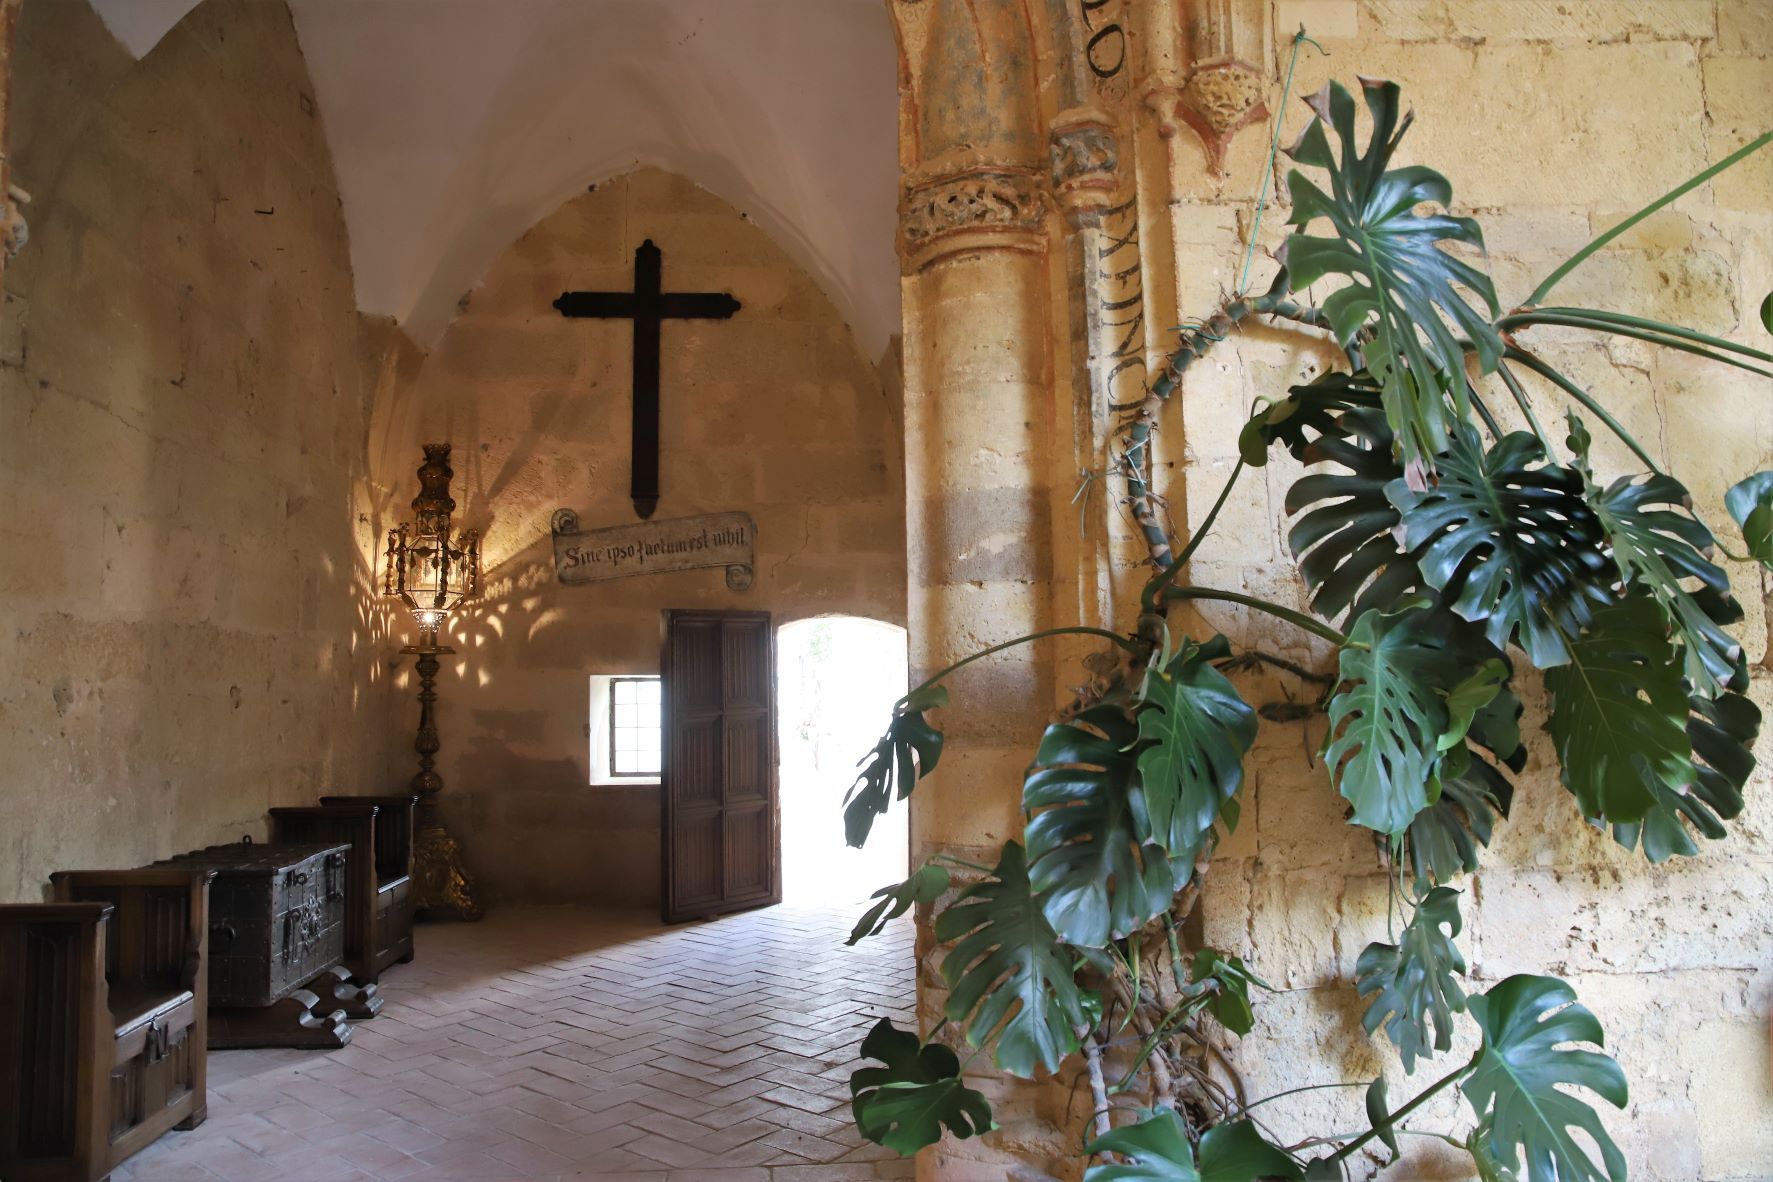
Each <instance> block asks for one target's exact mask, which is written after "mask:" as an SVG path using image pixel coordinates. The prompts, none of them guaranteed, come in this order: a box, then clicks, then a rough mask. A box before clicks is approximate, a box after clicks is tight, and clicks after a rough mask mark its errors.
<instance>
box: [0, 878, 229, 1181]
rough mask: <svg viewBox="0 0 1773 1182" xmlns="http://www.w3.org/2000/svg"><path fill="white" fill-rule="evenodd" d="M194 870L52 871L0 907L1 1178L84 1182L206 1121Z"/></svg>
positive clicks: (202, 890)
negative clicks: (42, 900)
mask: <svg viewBox="0 0 1773 1182" xmlns="http://www.w3.org/2000/svg"><path fill="white" fill-rule="evenodd" d="M209 880H210V875H209V873H208V872H207V871H204V870H99V871H61V872H59V873H57V874H54V875H52V876H51V882H52V883H53V885H54V893H55V898H56V902H54V903H48V904H19V905H13V906H0V1177H3V1178H5V1179H6V1180H7V1182H47V1180H49V1179H55V1180H58V1182H59V1180H63V1179H74V1180H77V1182H95V1180H97V1179H101V1178H104V1177H105V1176H106V1175H107V1174H109V1173H110V1172H111V1171H112V1170H113V1169H115V1168H116V1166H117V1165H118V1164H119V1163H120V1162H122V1161H123V1160H124V1159H126V1158H128V1157H129V1156H130V1155H132V1154H134V1153H137V1152H139V1151H140V1150H142V1149H143V1148H145V1147H146V1146H148V1145H149V1144H151V1143H152V1142H153V1141H154V1140H155V1138H157V1137H159V1136H160V1135H161V1134H162V1133H164V1132H166V1131H167V1130H168V1129H171V1128H180V1129H190V1128H195V1127H196V1126H197V1125H199V1124H201V1123H202V1122H203V1118H204V1116H205V1115H206V1113H207V1108H206V1098H205V1091H204V1078H205V1076H204V1069H205V1064H206V1062H207V1060H206V1055H205V1043H206V1037H207V1022H206V993H207V971H206V966H205V956H206V954H207V945H206V938H207V935H208V892H209Z"/></svg>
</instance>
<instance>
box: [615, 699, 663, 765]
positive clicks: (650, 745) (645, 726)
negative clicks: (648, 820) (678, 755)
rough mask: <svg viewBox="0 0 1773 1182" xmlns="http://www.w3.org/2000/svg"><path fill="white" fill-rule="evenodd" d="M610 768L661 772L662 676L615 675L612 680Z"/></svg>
mask: <svg viewBox="0 0 1773 1182" xmlns="http://www.w3.org/2000/svg"><path fill="white" fill-rule="evenodd" d="M609 771H610V775H612V776H618V777H620V776H630V777H632V776H645V777H647V778H649V779H656V778H657V777H658V775H659V679H658V678H656V677H614V678H611V679H610V683H609Z"/></svg>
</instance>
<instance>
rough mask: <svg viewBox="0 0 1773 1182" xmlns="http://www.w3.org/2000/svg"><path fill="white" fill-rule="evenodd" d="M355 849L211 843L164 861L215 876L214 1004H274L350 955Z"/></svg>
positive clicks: (211, 938)
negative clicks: (350, 876)
mask: <svg viewBox="0 0 1773 1182" xmlns="http://www.w3.org/2000/svg"><path fill="white" fill-rule="evenodd" d="M350 850H351V847H350V846H348V845H325V844H307V845H281V844H279V845H261V844H255V843H253V842H250V841H248V842H239V843H236V844H233V845H212V846H210V847H209V848H207V849H201V850H194V851H192V852H191V853H188V854H180V855H178V856H177V857H174V858H168V859H166V861H164V862H162V863H159V865H163V866H171V867H185V868H196V867H202V868H205V869H209V870H213V871H215V880H214V881H213V882H212V883H211V884H210V888H209V1004H210V1005H211V1006H212V1007H215V1008H226V1007H232V1006H268V1005H271V1004H272V1003H273V1002H276V1001H278V1000H279V999H280V998H283V997H286V996H288V995H289V994H290V993H292V992H294V991H295V990H297V989H300V988H301V987H302V985H304V984H305V983H306V982H308V981H310V980H312V979H313V978H314V977H316V976H318V975H319V974H320V973H322V972H324V971H326V970H327V969H329V968H331V967H332V966H333V965H336V964H338V963H339V961H340V960H341V959H342V958H343V957H344V954H345V870H346V859H347V858H348V856H349V855H350Z"/></svg>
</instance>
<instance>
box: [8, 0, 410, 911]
mask: <svg viewBox="0 0 1773 1182" xmlns="http://www.w3.org/2000/svg"><path fill="white" fill-rule="evenodd" d="M13 67H14V75H13V80H12V87H13V90H12V97H13V104H14V105H13V109H12V112H11V119H12V127H11V142H12V154H11V175H12V179H13V181H14V182H15V183H17V184H18V185H20V186H22V187H23V188H24V189H26V190H28V191H29V192H30V193H31V194H32V196H33V198H34V200H33V202H32V204H31V205H30V206H29V207H28V211H27V212H28V216H29V219H30V225H31V241H30V244H29V245H28V247H27V248H26V250H25V252H24V253H23V254H22V255H21V256H20V257H19V258H18V259H17V260H16V261H15V262H14V263H13V264H12V265H11V266H9V267H8V268H7V269H6V277H5V279H6V284H5V286H6V305H5V311H4V318H3V320H0V493H3V495H0V504H3V505H4V513H3V519H0V538H3V539H4V540H3V542H0V545H3V547H4V552H5V557H4V559H3V560H0V637H3V638H4V639H3V640H0V765H4V766H5V768H6V769H7V770H6V775H5V777H4V782H3V783H0V815H3V816H4V818H5V821H4V823H3V824H0V900H6V901H11V900H29V899H35V898H38V897H39V895H40V892H41V890H42V889H43V883H44V879H45V876H46V875H48V874H49V872H50V871H52V870H56V869H61V868H80V867H107V866H133V865H137V864H139V863H141V862H143V861H145V860H148V859H152V858H156V857H160V856H163V855H166V854H170V853H173V852H175V851H177V850H180V849H187V848H191V847H194V846H200V845H204V844H208V843H212V842H218V841H223V840H230V839H234V838H237V837H238V836H239V835H240V834H242V833H251V834H254V835H256V836H259V837H263V836H264V834H265V823H264V811H265V809H266V807H267V806H269V805H273V804H290V803H298V802H302V801H306V800H309V799H311V798H312V797H314V796H315V795H316V794H318V793H319V792H321V791H325V790H335V791H337V790H347V791H349V790H359V789H364V788H369V789H373V788H378V787H380V778H379V771H380V768H381V767H382V761H381V755H380V753H381V749H382V743H383V738H382V736H383V733H384V730H385V725H386V718H387V715H386V711H385V709H383V708H381V707H379V706H375V705H374V703H375V702H376V699H377V696H378V695H379V694H380V693H381V692H382V685H383V683H385V682H386V680H387V678H386V677H385V675H383V674H382V672H381V671H380V670H379V669H378V668H377V667H376V666H375V664H374V662H372V661H371V660H370V659H369V652H370V645H371V641H372V639H373V637H374V635H375V631H376V627H377V624H376V620H375V618H374V616H373V615H372V614H371V613H369V612H368V611H366V610H365V609H364V608H362V607H361V606H360V605H361V604H363V603H364V602H365V601H364V599H363V595H362V592H363V590H364V587H365V584H366V582H367V577H368V576H367V570H366V568H365V567H364V566H363V565H362V564H360V563H357V562H354V561H353V555H355V554H356V553H357V552H358V550H359V547H358V546H357V545H355V544H354V539H353V535H352V529H353V523H352V520H351V516H350V503H351V492H352V489H353V487H354V485H355V484H356V482H358V481H359V480H360V478H361V474H362V472H363V470H364V466H365V463H364V455H363V440H364V430H365V425H366V421H367V409H366V408H367V403H366V400H365V398H364V397H363V391H364V386H363V374H362V372H361V367H360V364H359V356H360V354H359V341H358V317H357V314H356V312H355V310H354V302H353V299H352V291H351V273H350V267H349V262H348V254H347V250H346V242H345V230H344V226H343V223H342V220H341V218H340V215H339V207H338V197H337V191H336V186H335V185H334V182H333V175H332V166H331V161H330V158H329V156H328V153H327V148H326V143H325V140H324V138H323V135H322V131H321V127H320V124H319V121H318V120H317V118H316V117H315V115H314V105H313V101H312V97H311V94H312V92H311V89H310V87H309V83H308V78H307V72H306V68H305V66H304V64H303V61H302V55H301V52H300V49H299V48H298V46H297V43H296V37H295V31H294V28H293V26H292V25H291V22H290V18H289V14H288V12H287V11H286V10H285V9H284V7H283V5H281V4H276V3H258V2H249V0H211V2H210V3H208V4H205V5H203V6H201V7H200V8H199V9H198V10H197V11H196V12H194V13H193V14H192V15H191V16H189V17H188V18H187V19H186V20H185V21H184V22H183V23H182V24H181V25H180V26H179V27H178V28H177V29H175V30H174V31H173V32H172V33H171V34H170V35H168V36H167V37H166V39H165V40H164V41H162V42H161V43H160V44H159V46H158V47H157V48H156V49H155V50H154V51H153V52H152V53H150V54H149V55H148V56H147V57H145V58H144V59H142V60H141V61H139V62H137V61H134V60H132V59H131V58H130V56H129V54H128V53H126V52H125V51H124V49H123V48H122V47H121V46H120V45H118V44H117V43H116V42H115V41H114V40H113V39H112V37H111V35H110V34H109V33H108V32H106V31H105V29H104V27H103V26H102V25H101V24H100V22H99V19H98V17H97V16H95V15H94V14H93V12H92V11H91V9H90V8H89V7H88V6H87V5H86V4H83V3H58V2H50V3H37V4H29V5H26V6H25V9H24V12H23V15H22V16H21V17H20V18H19V25H18V41H17V47H16V51H15V54H14V57H13Z"/></svg>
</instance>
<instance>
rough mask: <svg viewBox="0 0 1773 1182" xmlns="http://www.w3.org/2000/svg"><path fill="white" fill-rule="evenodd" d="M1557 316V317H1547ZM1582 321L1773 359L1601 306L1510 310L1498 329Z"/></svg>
mask: <svg viewBox="0 0 1773 1182" xmlns="http://www.w3.org/2000/svg"><path fill="white" fill-rule="evenodd" d="M1551 317H1555V318H1556V319H1555V320H1554V319H1548V318H1551ZM1573 320H1574V321H1582V323H1580V324H1578V325H1576V327H1578V328H1590V329H1595V330H1597V331H1611V329H1612V328H1613V327H1614V326H1616V325H1624V326H1626V327H1628V328H1636V329H1641V330H1643V331H1646V332H1654V333H1661V334H1662V335H1664V336H1671V337H1680V338H1681V339H1682V340H1688V341H1692V342H1694V343H1695V344H1700V345H1708V346H1710V347H1711V348H1713V349H1724V350H1727V351H1729V352H1731V353H1740V354H1742V355H1743V356H1744V357H1753V358H1754V359H1755V360H1756V361H1768V362H1773V353H1764V352H1762V351H1761V350H1759V349H1751V348H1749V347H1748V346H1747V345H1739V344H1737V343H1736V342H1735V341H1731V340H1726V339H1725V338H1723V337H1714V336H1712V335H1711V334H1709V333H1703V332H1698V331H1696V330H1694V329H1691V328H1685V327H1683V326H1681V325H1679V324H1668V323H1666V322H1664V321H1661V320H1650V319H1647V318H1645V317H1643V316H1629V315H1627V314H1626V313H1624V312H1610V311H1607V310H1605V309H1602V308H1532V309H1529V310H1527V311H1524V312H1510V313H1509V314H1508V315H1506V316H1504V317H1503V318H1502V319H1500V320H1498V321H1497V322H1496V329H1497V331H1499V332H1507V331H1508V330H1509V329H1511V328H1520V327H1526V326H1528V325H1533V324H1553V323H1557V324H1563V323H1568V322H1570V321H1573Z"/></svg>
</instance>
